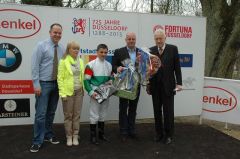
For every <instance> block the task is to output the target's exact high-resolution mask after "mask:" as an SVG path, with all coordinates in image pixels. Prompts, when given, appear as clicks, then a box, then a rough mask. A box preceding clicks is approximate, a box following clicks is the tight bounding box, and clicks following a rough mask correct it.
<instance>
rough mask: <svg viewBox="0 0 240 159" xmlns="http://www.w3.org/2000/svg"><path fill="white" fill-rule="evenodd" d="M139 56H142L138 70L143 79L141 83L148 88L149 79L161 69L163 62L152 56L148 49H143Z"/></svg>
mask: <svg viewBox="0 0 240 159" xmlns="http://www.w3.org/2000/svg"><path fill="white" fill-rule="evenodd" d="M139 54H140V55H141V56H140V61H139V68H138V69H139V71H138V72H139V74H140V77H141V82H140V83H141V84H142V85H143V86H146V85H147V83H148V81H149V78H150V77H151V76H153V75H154V74H156V73H157V71H158V69H159V68H160V67H161V60H160V58H159V57H158V56H156V55H153V54H151V53H150V50H149V49H148V48H146V47H143V48H141V49H140V51H139Z"/></svg>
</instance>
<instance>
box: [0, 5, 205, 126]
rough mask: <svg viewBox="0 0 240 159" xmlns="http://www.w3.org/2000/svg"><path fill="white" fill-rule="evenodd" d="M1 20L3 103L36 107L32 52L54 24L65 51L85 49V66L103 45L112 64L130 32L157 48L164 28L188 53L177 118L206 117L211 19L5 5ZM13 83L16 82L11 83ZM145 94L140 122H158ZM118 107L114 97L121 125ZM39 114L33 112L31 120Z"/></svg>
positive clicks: (111, 114)
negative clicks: (25, 101)
mask: <svg viewBox="0 0 240 159" xmlns="http://www.w3.org/2000/svg"><path fill="white" fill-rule="evenodd" d="M0 15H1V16H0V37H1V38H0V44H1V45H0V46H1V49H0V80H1V81H0V82H4V85H3V84H1V85H0V86H1V88H0V89H1V90H0V91H1V92H0V93H1V96H0V99H1V98H3V99H6V98H15V97H17V98H30V101H31V102H30V104H31V107H34V102H35V98H34V94H32V93H33V88H32V83H31V82H30V79H31V57H32V52H33V50H34V49H35V47H36V45H37V43H38V42H40V41H42V40H44V39H46V38H49V27H50V25H51V24H52V23H55V22H57V23H60V24H61V25H62V28H63V35H62V39H61V41H60V43H61V44H63V45H64V46H65V47H66V45H67V43H68V42H70V41H77V42H78V43H79V44H80V52H79V55H80V56H81V58H82V59H83V60H84V63H85V64H86V63H88V62H89V61H91V60H94V59H95V58H96V47H97V45H99V44H100V43H104V44H107V46H108V49H109V51H108V56H107V58H106V59H107V61H109V62H112V56H113V54H114V50H115V49H117V48H120V47H124V46H126V42H125V36H126V33H127V32H135V33H136V37H137V39H136V46H137V47H139V48H141V47H148V48H149V47H151V46H153V45H155V42H154V38H153V30H154V29H157V28H158V27H162V28H163V29H164V30H165V32H166V35H167V43H169V44H173V45H176V46H177V47H178V50H179V52H180V53H186V54H181V55H180V56H181V57H180V60H181V61H180V62H181V66H182V74H183V88H184V91H182V92H181V93H177V95H176V96H175V115H176V116H186V115H200V114H201V111H202V102H201V100H199V99H201V97H202V91H203V77H204V59H205V57H204V52H205V50H204V49H205V34H206V29H205V26H206V18H193V17H181V16H165V15H159V14H158V15H156V14H139V13H129V12H111V11H93V10H81V9H80V10H79V9H73V8H71V9H68V8H60V7H43V6H29V5H11V4H1V5H0ZM46 17H47V18H46ZM10 44H11V45H10ZM12 45H13V46H14V47H13V46H12ZM7 46H8V47H7ZM12 48H13V49H12ZM14 48H15V49H14ZM17 50H18V51H19V52H20V54H21V60H20V54H19V55H18V57H17V52H16V51H17ZM193 57H194V61H193ZM195 59H198V60H195ZM16 61H19V62H16ZM194 66H197V67H194ZM12 80H14V81H16V82H13V83H9V82H10V81H12ZM23 81H29V83H28V82H27V83H26V85H25V84H22V83H21V82H23ZM141 90H142V92H141V97H140V99H139V103H138V112H137V114H138V115H137V118H152V117H153V108H152V107H151V105H152V99H151V96H149V95H147V94H146V92H145V89H141ZM13 94H14V95H13ZM118 104H119V99H118V98H117V97H115V96H113V97H111V99H110V105H111V107H109V111H108V116H107V119H106V120H117V119H118V111H119V110H118ZM146 105H150V107H146ZM193 105H194V106H193ZM61 109H62V107H61V102H59V106H58V109H57V112H56V116H55V122H58V123H61V122H62V121H63V113H62V110H61ZM34 111H35V110H34V109H33V110H31V117H33V116H34V113H35V112H34ZM88 111H89V97H88V96H84V99H83V107H82V116H81V121H84V122H87V121H89V117H88V114H89V113H88ZM33 120H34V119H31V120H30V119H26V120H25V119H22V120H21V121H20V120H19V122H18V124H20V123H21V122H23V123H24V124H31V123H32V121H33ZM6 123H7V124H9V125H11V123H12V124H14V123H16V122H12V120H8V121H5V120H4V121H3V120H2V121H0V125H3V124H5V125H6Z"/></svg>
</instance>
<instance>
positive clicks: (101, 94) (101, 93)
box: [92, 80, 117, 104]
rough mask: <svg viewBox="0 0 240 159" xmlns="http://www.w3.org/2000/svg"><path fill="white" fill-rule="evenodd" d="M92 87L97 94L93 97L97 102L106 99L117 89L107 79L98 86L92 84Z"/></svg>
mask: <svg viewBox="0 0 240 159" xmlns="http://www.w3.org/2000/svg"><path fill="white" fill-rule="evenodd" d="M92 88H93V90H94V92H95V93H97V95H96V96H95V97H94V99H95V100H96V101H97V102H98V103H99V104H101V103H103V102H104V101H105V100H106V99H108V98H109V97H110V96H112V95H113V94H114V93H115V92H116V91H117V89H116V88H115V87H114V86H113V84H112V81H111V80H110V81H108V82H106V83H105V84H101V85H100V86H93V85H92Z"/></svg>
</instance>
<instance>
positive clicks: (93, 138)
mask: <svg viewBox="0 0 240 159" xmlns="http://www.w3.org/2000/svg"><path fill="white" fill-rule="evenodd" d="M91 143H92V144H94V145H99V143H98V141H97V138H96V137H93V136H92V137H91Z"/></svg>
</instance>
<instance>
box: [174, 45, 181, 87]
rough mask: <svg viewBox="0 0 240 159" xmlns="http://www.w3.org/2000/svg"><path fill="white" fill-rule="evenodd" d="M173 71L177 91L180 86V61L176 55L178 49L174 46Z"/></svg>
mask: <svg viewBox="0 0 240 159" xmlns="http://www.w3.org/2000/svg"><path fill="white" fill-rule="evenodd" d="M174 70H175V76H176V80H177V86H176V88H177V89H181V86H182V72H181V67H180V60H179V54H178V48H177V47H176V46H175V48H174Z"/></svg>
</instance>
